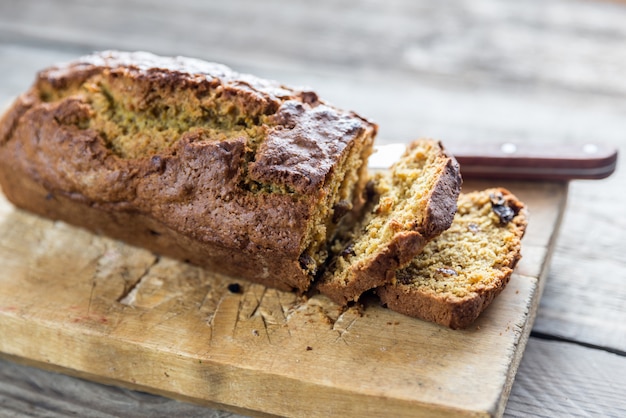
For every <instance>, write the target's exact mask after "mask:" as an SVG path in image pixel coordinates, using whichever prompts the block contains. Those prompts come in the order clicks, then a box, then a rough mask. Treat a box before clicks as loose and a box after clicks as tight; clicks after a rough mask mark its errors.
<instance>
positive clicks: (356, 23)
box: [0, 0, 626, 95]
mask: <svg viewBox="0 0 626 418" xmlns="http://www.w3.org/2000/svg"><path fill="white" fill-rule="evenodd" d="M121 10H123V13H120V11H121ZM348 16H349V17H348ZM625 18H626V9H625V8H624V7H622V6H621V5H617V4H612V3H602V2H587V1H581V0H578V1H570V0H548V1H538V0H536V1H529V0H527V1H522V2H515V3H513V4H506V5H505V4H503V3H502V2H499V1H497V0H482V1H478V2H477V1H462V2H457V1H450V0H448V1H443V2H437V5H436V6H434V5H432V4H431V3H430V2H427V1H418V2H408V1H402V0H396V1H391V2H371V1H357V0H351V1H350V0H344V1H340V2H332V1H328V0H326V1H323V2H314V3H311V2H302V1H300V2H290V1H285V0H282V1H280V0H274V1H266V2H257V1H252V0H236V1H230V2H202V1H198V0H183V1H178V2H175V3H172V2H168V1H165V0H159V1H151V2H148V1H146V0H130V1H122V0H115V1H108V2H101V1H96V0H88V1H76V0H74V1H65V2H63V3H56V2H39V1H36V0H5V1H3V2H2V3H1V5H0V34H1V35H2V36H3V37H4V38H5V39H16V38H20V39H29V40H31V41H39V42H45V43H65V44H70V45H73V46H75V47H76V48H81V49H94V48H95V49H101V48H110V47H114V48H126V49H152V50H156V51H157V52H161V53H165V54H174V53H180V54H185V55H194V56H200V57H203V58H213V59H217V60H219V61H224V62H228V63H231V64H234V63H237V64H241V63H245V62H246V61H248V60H250V59H253V60H255V61H258V62H264V61H266V62H268V63H274V64H279V65H280V66H289V67H297V68H307V67H310V66H313V67H318V68H319V67H324V68H327V67H333V66H339V67H343V68H347V67H349V68H351V69H354V70H356V71H359V70H361V69H364V68H373V69H376V70H382V69H385V70H387V69H389V68H390V67H393V68H395V69H397V70H399V71H404V72H407V73H409V74H417V75H419V76H420V77H425V76H432V77H442V78H444V79H445V80H447V81H449V82H459V81H461V82H462V83H467V82H468V81H470V82H472V83H481V84H487V85H489V84H497V85H500V84H501V83H503V82H504V83H507V82H514V83H516V84H521V85H536V86H538V85H543V84H551V85H555V86H560V87H562V88H565V89H570V90H578V91H584V92H594V93H602V94H618V95H624V94H625V93H626V80H625V79H624V77H622V74H623V72H622V71H621V69H622V68H624V63H625V62H626V49H625V48H622V47H621V46H623V44H624V40H625V39H626V27H625V26H624V25H623V21H624V19H625Z"/></svg>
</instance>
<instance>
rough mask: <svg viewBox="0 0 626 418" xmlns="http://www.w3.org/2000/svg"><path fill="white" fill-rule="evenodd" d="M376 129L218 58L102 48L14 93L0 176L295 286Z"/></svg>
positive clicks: (10, 187)
mask: <svg viewBox="0 0 626 418" xmlns="http://www.w3.org/2000/svg"><path fill="white" fill-rule="evenodd" d="M376 129H377V128H376V125H374V124H372V123H370V122H368V121H366V120H365V119H363V118H361V117H359V116H358V115H356V114H354V113H352V112H347V111H342V110H340V109H337V108H335V107H333V106H331V105H329V104H327V103H325V102H324V101H322V100H320V99H319V98H318V97H317V95H315V93H313V92H310V91H303V90H296V89H291V88H288V87H285V86H282V85H280V84H278V83H276V82H271V81H266V80H262V79H258V78H255V77H253V76H248V75H242V74H238V73H235V72H233V71H231V70H230V69H228V68H227V67H224V66H221V65H218V64H211V63H206V62H203V61H199V60H193V59H189V58H180V57H177V58H162V57H157V56H154V55H151V54H148V53H120V52H114V51H108V52H103V53H99V54H95V55H91V56H87V57H83V58H80V59H78V60H76V61H74V62H71V63H68V64H66V65H62V66H58V67H52V68H49V69H47V70H44V71H42V72H41V73H39V76H38V78H37V79H36V82H35V84H34V85H33V87H32V88H31V89H30V91H28V92H27V93H26V94H24V95H22V96H21V97H20V98H18V100H17V101H16V102H15V103H14V105H13V107H12V109H10V110H9V112H8V113H7V116H5V117H4V118H3V120H2V123H1V124H0V134H1V135H2V137H1V138H0V140H1V142H0V160H2V162H3V164H2V167H1V168H0V183H2V186H3V189H4V190H5V193H6V195H7V197H8V198H9V199H10V200H11V201H13V202H14V203H15V204H16V205H18V206H20V207H22V208H25V209H28V210H31V211H33V212H35V213H38V214H41V215H44V216H49V217H52V218H54V219H62V220H65V221H67V222H69V223H73V224H75V225H79V226H83V227H86V228H88V229H92V230H95V231H96V232H102V233H106V234H108V235H112V236H114V237H116V238H121V239H124V240H126V241H127V242H130V243H132V244H135V245H139V246H143V247H146V248H149V249H152V250H153V251H156V252H158V253H161V254H164V255H172V256H175V257H177V258H183V259H187V260H190V261H192V262H194V263H196V264H200V265H203V266H205V267H209V268H212V269H215V270H216V271H218V272H219V271H222V272H226V273H228V274H234V275H237V276H240V277H244V278H247V279H249V280H253V281H257V282H261V283H263V284H266V285H270V286H273V287H278V288H281V289H286V290H291V289H297V290H298V291H300V292H302V291H304V290H306V289H307V288H308V287H309V283H310V281H311V280H312V278H313V275H314V273H315V272H316V271H317V268H318V267H319V265H321V264H322V263H323V262H324V260H325V257H326V256H325V253H324V251H325V242H326V241H327V240H329V239H330V237H332V235H333V234H334V231H335V229H336V225H337V224H338V223H339V222H340V221H341V219H336V222H333V215H334V209H333V208H334V207H338V206H336V205H337V203H338V202H340V201H342V200H346V199H348V200H349V201H350V205H352V206H353V207H354V208H358V207H360V206H361V205H362V198H361V194H362V193H361V192H362V189H363V188H364V185H365V181H366V179H365V172H364V171H363V170H362V169H361V166H363V165H366V160H367V156H368V155H369V153H370V152H371V148H372V144H373V140H374V136H375V134H376ZM335 218H342V217H341V216H336V217H335ZM104 220H106V221H104ZM151 231H152V232H157V234H154V233H152V232H151ZM303 254H308V255H310V256H311V255H312V257H311V258H312V259H313V260H314V264H316V265H315V266H313V267H312V268H309V267H308V266H304V267H303V266H302V265H301V263H300V261H299V260H300V258H301V256H302V255H303Z"/></svg>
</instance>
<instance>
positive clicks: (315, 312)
mask: <svg viewBox="0 0 626 418" xmlns="http://www.w3.org/2000/svg"><path fill="white" fill-rule="evenodd" d="M483 186H484V185H483V184H475V185H473V186H472V184H468V187H478V188H482V187H483ZM508 187H510V188H511V189H512V190H513V191H514V193H516V194H517V195H518V196H519V198H520V199H522V200H524V201H525V202H526V203H527V204H528V206H529V210H532V211H533V216H534V218H535V222H534V226H530V227H529V228H528V230H527V234H528V235H527V239H526V241H525V248H534V249H535V251H534V252H533V253H534V255H535V257H537V258H536V259H535V260H532V259H531V261H533V265H535V264H537V263H538V264H539V265H542V266H544V268H543V269H541V271H540V272H539V273H540V275H539V276H540V277H537V276H534V277H533V276H526V275H524V274H525V273H526V272H528V271H536V270H532V268H531V270H528V267H526V268H525V267H524V266H523V265H521V266H520V269H519V271H518V273H516V274H514V277H513V278H512V280H511V283H509V285H508V286H507V288H506V289H505V291H504V292H503V293H502V294H501V295H500V297H498V298H497V299H496V301H495V302H494V303H493V304H492V305H491V306H490V308H489V309H488V310H487V311H486V312H485V313H484V314H483V315H482V316H481V317H480V318H479V319H478V321H477V322H476V323H475V324H474V325H473V326H472V327H471V328H470V329H468V330H464V331H453V330H450V329H447V328H442V327H440V326H437V325H434V324H430V323H426V322H423V321H419V320H416V319H412V318H408V317H405V316H402V315H400V314H397V313H395V312H392V311H389V310H387V309H384V308H382V307H380V305H379V304H378V303H377V302H376V301H374V300H367V299H366V300H365V302H364V303H363V305H359V306H355V307H352V308H349V309H347V310H341V309H339V307H338V306H336V305H334V304H333V303H331V302H330V301H329V300H328V299H326V298H324V297H322V296H314V297H312V298H310V299H307V298H300V297H297V296H295V295H294V294H291V293H283V292H279V291H276V290H272V289H267V288H265V287H263V286H260V285H255V284H251V283H246V282H242V281H239V282H237V283H238V284H240V285H241V289H242V291H241V292H232V291H229V284H232V283H233V279H232V278H227V277H223V276H219V275H215V274H212V273H211V272H208V271H206V270H201V269H199V268H195V267H192V266H190V265H187V264H184V263H179V262H176V261H173V260H169V259H166V258H159V257H156V256H155V255H154V254H152V253H150V252H148V251H145V250H142V249H137V248H132V247H129V246H126V245H124V244H122V243H120V242H117V241H113V240H109V239H106V238H103V237H98V236H95V235H92V234H90V233H88V232H86V231H83V230H79V229H77V228H73V227H70V226H67V225H66V224H64V223H61V222H52V221H48V220H45V219H41V218H38V217H35V216H32V215H30V214H27V213H24V212H21V211H19V210H15V209H13V208H12V207H11V206H10V205H9V204H8V203H7V202H6V201H5V202H3V203H2V204H1V205H0V208H1V210H0V215H1V218H0V269H1V270H2V275H0V283H1V286H0V333H1V334H2V335H3V336H4V337H5V338H3V339H2V340H0V351H1V352H3V353H6V354H8V355H11V356H15V357H20V358H23V359H25V360H26V361H29V362H33V364H36V365H39V366H41V367H50V368H53V369H55V370H60V371H63V372H64V373H69V374H75V375H77V376H79V377H84V378H88V379H91V380H95V381H99V382H103V383H114V384H116V385H121V386H125V387H130V388H134V389H141V390H146V391H150V392H153V393H157V394H164V395H167V396H170V397H174V398H182V399H188V400H193V401H195V402H199V403H212V404H221V405H224V407H225V408H235V409H237V410H248V411H259V412H262V413H269V414H276V415H295V416H328V415H331V414H332V415H337V414H338V415H341V416H378V415H380V414H389V413H390V414H392V415H394V416H413V415H415V414H416V413H417V414H436V415H438V416H458V415H459V414H468V415H482V416H488V415H500V414H502V412H503V410H504V407H505V405H506V398H507V395H508V392H509V391H510V388H511V385H512V383H513V378H514V375H515V372H516V370H517V366H518V364H519V360H520V358H521V355H522V354H521V353H522V352H523V348H524V346H525V344H526V340H527V338H528V334H529V332H530V324H531V322H532V319H533V318H534V315H535V312H536V308H537V306H538V300H539V295H540V293H541V284H542V283H543V280H542V279H541V277H542V276H544V273H545V265H546V263H547V258H548V256H549V254H550V248H551V247H552V246H553V243H554V239H555V228H556V227H557V226H558V224H559V220H560V215H561V213H562V210H563V205H564V202H565V197H566V192H565V191H566V188H565V187H564V186H563V185H562V184H558V183H555V184H545V185H543V186H542V187H538V186H537V185H535V184H527V183H515V184H511V185H508ZM42 341H43V342H45V343H44V344H42V343H41V342H42ZM311 397H313V398H315V399H317V400H318V401H317V402H315V403H311V402H310V399H311Z"/></svg>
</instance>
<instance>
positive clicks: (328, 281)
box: [318, 139, 461, 305]
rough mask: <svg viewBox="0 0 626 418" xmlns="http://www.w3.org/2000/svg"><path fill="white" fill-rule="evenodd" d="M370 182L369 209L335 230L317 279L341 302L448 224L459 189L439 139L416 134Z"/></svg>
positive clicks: (382, 277)
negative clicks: (351, 224) (348, 228)
mask: <svg viewBox="0 0 626 418" xmlns="http://www.w3.org/2000/svg"><path fill="white" fill-rule="evenodd" d="M370 187H371V189H372V190H371V194H372V202H371V205H372V208H371V210H370V211H369V212H367V213H366V214H365V216H364V217H363V219H362V220H361V221H360V222H359V223H357V225H356V227H354V228H353V229H352V230H351V231H348V232H347V233H345V232H344V233H342V234H340V235H339V238H338V239H337V242H336V243H335V245H334V246H333V252H332V253H333V256H332V257H331V258H330V264H329V266H328V267H327V268H326V269H325V271H324V273H323V275H322V278H321V280H320V282H319V284H318V289H319V290H320V291H321V292H322V293H324V294H325V295H326V296H328V297H329V298H330V299H332V300H333V301H335V302H336V303H339V304H341V305H345V304H347V303H348V302H351V301H356V300H358V298H359V297H360V296H361V294H362V293H363V292H365V291H367V290H369V289H373V288H375V287H378V286H382V285H384V284H386V283H388V282H390V281H391V280H392V279H393V277H394V274H395V271H396V270H397V269H398V268H401V267H403V266H404V265H406V264H407V263H408V262H409V261H411V259H412V258H413V257H415V256H416V255H417V254H419V253H420V252H421V251H422V248H424V246H425V245H426V244H427V243H428V242H429V241H430V240H432V239H433V238H434V237H436V236H437V235H439V234H440V233H441V232H443V231H445V230H446V229H448V227H449V226H450V224H451V223H452V219H453V218H454V213H455V211H456V201H457V198H458V196H459V192H460V189H461V176H460V173H459V165H458V163H457V162H456V160H455V159H454V158H453V157H451V156H449V155H448V154H447V153H446V152H445V150H444V148H443V146H442V145H441V144H440V143H439V142H437V141H433V140H428V139H422V140H417V141H414V142H413V143H411V144H410V145H409V146H408V147H407V150H406V152H405V153H404V155H403V156H402V157H401V159H400V160H399V161H398V162H397V163H395V164H394V165H393V166H392V167H391V168H390V170H388V171H385V172H379V173H378V174H377V175H376V176H375V177H374V178H373V179H372V183H371V186H370Z"/></svg>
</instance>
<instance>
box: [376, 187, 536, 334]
mask: <svg viewBox="0 0 626 418" xmlns="http://www.w3.org/2000/svg"><path fill="white" fill-rule="evenodd" d="M526 217H527V215H526V209H525V207H524V205H523V204H522V203H521V202H520V201H519V200H518V199H517V198H516V197H515V196H514V195H513V194H511V193H510V192H509V191H507V190H506V189H503V188H494V189H487V190H483V191H478V192H472V193H468V194H461V196H460V197H459V201H458V210H457V213H456V215H455V218H454V222H453V223H452V226H451V227H450V228H449V229H448V230H447V231H445V232H443V233H442V234H441V235H439V237H437V238H436V239H434V240H432V241H431V242H430V243H428V244H427V245H426V247H425V248H424V250H423V251H422V253H421V254H420V255H419V256H417V257H415V258H414V259H413V260H412V261H411V262H410V264H409V265H408V266H407V267H404V268H402V269H400V270H398V271H397V272H396V275H395V278H394V280H393V283H390V284H387V285H385V286H383V287H381V288H378V289H377V290H376V292H377V293H378V295H379V297H380V299H381V301H382V302H383V303H384V304H385V305H386V306H387V307H388V308H389V309H391V310H394V311H397V312H400V313H403V314H405V315H409V316H413V317H416V318H421V319H424V320H427V321H431V322H436V323H438V324H441V325H444V326H448V327H450V328H454V329H457V328H466V327H467V326H469V325H470V324H471V323H472V322H474V321H475V320H476V319H477V318H478V316H479V315H480V314H481V313H482V312H483V311H484V310H485V309H486V308H487V306H489V304H490V303H491V302H492V301H493V299H494V298H495V297H496V296H497V295H498V294H499V293H500V292H501V291H502V290H503V289H504V287H505V286H506V284H507V283H508V281H509V279H510V277H511V274H512V272H513V269H514V267H515V265H516V264H517V262H518V261H519V259H520V258H521V254H520V248H521V239H522V237H523V235H524V232H525V230H526V224H527V219H526Z"/></svg>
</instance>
